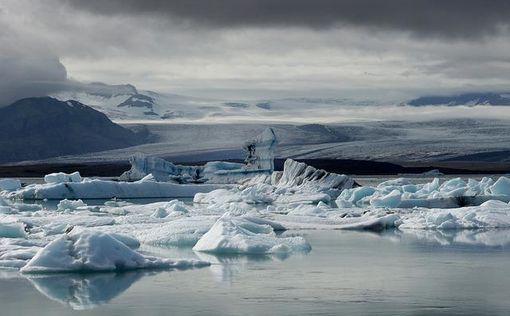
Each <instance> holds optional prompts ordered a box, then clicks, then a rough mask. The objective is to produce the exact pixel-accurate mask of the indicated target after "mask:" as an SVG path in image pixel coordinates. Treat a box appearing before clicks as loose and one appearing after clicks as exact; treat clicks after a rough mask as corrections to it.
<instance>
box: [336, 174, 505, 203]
mask: <svg viewBox="0 0 510 316" xmlns="http://www.w3.org/2000/svg"><path fill="white" fill-rule="evenodd" d="M489 200H500V201H503V202H509V201H510V179H508V178H506V177H500V178H499V179H498V180H497V181H494V180H492V179H491V178H487V177H484V178H482V179H481V180H480V181H477V180H474V179H469V180H468V181H467V182H466V181H464V180H462V179H461V178H454V179H449V180H447V181H444V182H443V183H440V181H439V179H438V178H435V179H434V180H432V181H431V182H428V183H423V184H413V183H411V181H409V180H408V179H405V178H399V179H394V180H388V181H384V182H382V183H380V184H379V185H377V186H375V187H369V186H367V187H358V188H352V189H346V190H343V191H342V193H340V195H339V196H338V198H337V199H336V201H335V203H336V205H338V206H342V207H366V206H373V207H380V208H413V207H423V208H458V207H463V206H470V205H472V206H476V205H480V204H482V203H484V202H487V201H489Z"/></svg>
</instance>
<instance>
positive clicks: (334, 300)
mask: <svg viewBox="0 0 510 316" xmlns="http://www.w3.org/2000/svg"><path fill="white" fill-rule="evenodd" d="M299 233H300V234H305V235H306V238H307V239H308V240H309V242H310V244H311V245H312V248H313V249H312V251H311V252H309V253H307V254H293V255H291V256H289V257H286V258H284V257H272V256H263V257H247V256H237V257H216V256H211V255H204V254H195V253H194V252H193V251H191V250H190V249H160V248H143V249H142V250H143V251H145V252H150V253H153V254H157V255H164V256H171V257H173V256H176V257H199V258H201V259H204V260H210V261H212V262H214V263H215V264H213V265H212V266H211V267H208V268H202V269H197V270H187V271H164V272H130V273H123V274H110V273H107V274H89V275H53V276H44V277H43V276H39V277H32V278H30V279H28V278H25V277H20V276H19V275H18V274H16V273H12V272H8V271H2V272H0V277H2V278H0V315H76V314H79V315H144V316H151V315H240V314H243V315H510V300H509V299H508V298H509V293H510V264H509V262H510V243H509V242H508V241H507V240H505V238H502V236H508V235H509V234H510V232H507V231H499V232H497V233H496V234H495V235H491V233H490V232H489V233H488V234H486V235H482V237H480V236H478V237H480V238H471V237H470V236H471V235H469V234H467V235H458V234H455V233H449V234H448V235H442V234H437V233H430V234H428V233H427V234H419V235H416V234H413V233H402V232H399V231H395V232H388V233H384V234H382V235H381V234H374V233H368V232H348V231H304V232H299ZM484 234H485V233H484ZM498 238H499V239H500V240H499V242H498ZM75 309H85V310H81V311H77V310H75Z"/></svg>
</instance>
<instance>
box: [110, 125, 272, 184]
mask: <svg viewBox="0 0 510 316" xmlns="http://www.w3.org/2000/svg"><path fill="white" fill-rule="evenodd" d="M276 144H277V139H276V135H275V133H274V130H273V129H272V128H267V129H266V130H265V131H264V132H262V133H261V134H260V135H258V136H257V137H256V138H255V139H253V140H251V141H248V142H246V143H245V144H244V146H243V149H244V151H245V152H246V159H245V164H241V163H233V162H225V161H211V162H207V163H206V164H205V165H203V166H182V165H176V164H173V163H172V162H169V161H166V160H164V159H161V158H157V157H148V156H145V155H144V154H142V153H137V154H135V155H133V156H132V157H131V158H129V162H130V163H131V169H130V170H128V171H126V172H124V173H123V174H122V175H121V176H120V177H119V180H121V181H137V180H140V179H143V178H144V177H146V176H147V175H149V174H152V176H153V177H154V179H155V180H156V181H171V182H175V183H205V182H207V183H235V182H237V181H239V180H243V179H247V178H251V177H253V176H254V175H257V174H261V173H263V174H271V173H272V172H273V170H274V165H273V159H274V149H275V147H276Z"/></svg>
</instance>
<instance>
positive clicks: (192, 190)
mask: <svg viewBox="0 0 510 316" xmlns="http://www.w3.org/2000/svg"><path fill="white" fill-rule="evenodd" d="M226 186H227V185H221V184H177V183H172V182H157V181H154V180H153V179H151V178H150V177H146V178H144V179H142V180H139V181H136V182H118V181H110V180H99V179H84V180H82V181H81V182H60V183H45V184H31V185H28V186H26V187H23V188H21V189H19V190H16V191H13V192H7V193H6V194H4V196H6V197H8V198H15V199H24V200H43V199H49V200H62V199H68V200H77V199H112V198H119V199H129V198H168V197H192V196H194V195H195V194H196V193H199V192H210V191H213V190H216V189H219V188H224V187H226Z"/></svg>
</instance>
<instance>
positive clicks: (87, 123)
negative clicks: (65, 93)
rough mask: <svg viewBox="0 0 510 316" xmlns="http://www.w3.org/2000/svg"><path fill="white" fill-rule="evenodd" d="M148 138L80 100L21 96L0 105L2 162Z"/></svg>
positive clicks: (106, 147) (98, 148)
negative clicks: (17, 99) (114, 121)
mask: <svg viewBox="0 0 510 316" xmlns="http://www.w3.org/2000/svg"><path fill="white" fill-rule="evenodd" d="M143 141H144V137H143V136H141V135H139V134H136V133H134V132H133V131H131V130H129V129H126V128H124V127H121V126H119V125H117V124H115V123H113V122H112V121H110V119H109V118H108V117H107V116H106V115H104V114H103V113H101V112H98V111H96V110H94V109H92V108H91V107H88V106H86V105H84V104H82V103H80V102H77V101H59V100H57V99H54V98H51V97H39V98H26V99H21V100H19V101H16V102H14V103H12V104H11V105H8V106H6V107H3V108H0V148H1V151H0V163H6V162H15V161H23V160H37V159H45V158H50V157H57V156H63V155H72V154H82V153H89V152H96V151H103V150H109V149H116V148H124V147H129V146H133V145H137V144H140V143H142V142H143Z"/></svg>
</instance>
